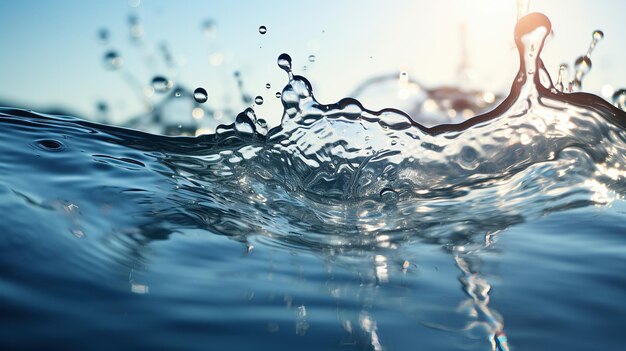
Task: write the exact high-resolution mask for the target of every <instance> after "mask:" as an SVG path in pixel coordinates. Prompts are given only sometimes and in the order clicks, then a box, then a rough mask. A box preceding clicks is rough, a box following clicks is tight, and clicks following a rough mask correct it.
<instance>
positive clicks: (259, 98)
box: [254, 96, 263, 105]
mask: <svg viewBox="0 0 626 351" xmlns="http://www.w3.org/2000/svg"><path fill="white" fill-rule="evenodd" d="M254 103H255V104H257V105H263V97H262V96H257V97H255V98H254Z"/></svg>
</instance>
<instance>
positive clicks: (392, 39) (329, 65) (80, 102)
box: [0, 0, 626, 134]
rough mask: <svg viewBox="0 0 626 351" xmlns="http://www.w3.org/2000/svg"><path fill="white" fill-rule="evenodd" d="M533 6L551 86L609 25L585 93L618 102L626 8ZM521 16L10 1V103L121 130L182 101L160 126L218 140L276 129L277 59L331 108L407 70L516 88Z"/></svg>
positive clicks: (391, 103)
mask: <svg viewBox="0 0 626 351" xmlns="http://www.w3.org/2000/svg"><path fill="white" fill-rule="evenodd" d="M529 10H530V11H531V12H534V11H539V12H543V13H545V14H546V15H547V16H548V17H549V18H550V19H551V21H552V27H553V34H552V35H551V37H550V38H549V41H548V43H547V46H546V48H545V50H544V53H543V55H542V57H543V59H544V62H545V64H546V67H547V68H548V70H549V72H550V74H551V75H552V78H553V80H556V77H557V75H558V70H559V65H560V64H561V63H567V64H569V65H570V67H571V66H572V65H573V63H574V60H575V59H576V58H577V57H579V56H581V55H584V54H585V53H586V52H587V49H588V47H589V44H590V41H591V38H592V32H593V31H594V30H597V29H600V30H602V31H603V32H604V34H605V36H604V39H603V40H602V41H601V42H600V43H598V45H597V47H596V49H595V51H594V52H593V55H592V62H593V68H592V69H591V71H590V72H589V74H588V75H587V76H586V77H585V81H584V84H583V90H585V91H589V92H593V93H596V94H598V95H601V96H603V97H605V98H607V99H609V100H610V96H611V95H612V93H613V91H615V90H617V89H618V88H624V86H626V70H625V68H626V65H625V64H624V57H625V56H626V55H625V54H626V47H625V46H624V44H623V43H624V38H626V26H624V22H623V17H624V14H625V13H626V1H623V0H603V1H590V0H574V1H562V0H541V1H530V2H529ZM516 18H517V5H516V1H515V0H473V1H467V0H443V1H415V0H406V1H400V0H391V1H367V2H365V1H356V0H350V1H326V0H324V1H315V2H302V1H294V2H285V1H255V2H251V1H239V0H237V1H233V0H229V1H206V0H204V1H200V0H195V1H165V0H115V1H96V2H86V1H76V0H74V1H72V0H57V1H47V0H38V1H35V0H23V1H7V0H3V1H0V23H2V26H3V28H4V30H2V31H0V47H2V54H1V55H0V67H2V69H0V82H1V84H0V105H3V106H11V107H21V108H28V109H33V110H36V111H42V112H56V113H64V114H71V115H76V116H79V117H81V118H86V119H93V120H98V121H101V122H107V123H113V124H124V123H128V121H131V120H133V119H135V120H137V119H140V117H141V116H145V115H151V114H154V112H155V109H159V108H160V107H159V106H161V107H162V106H163V104H164V101H166V100H168V99H170V100H173V99H175V98H181V101H185V102H184V103H178V102H177V103H178V104H179V105H180V106H177V107H176V108H173V109H172V110H171V111H166V110H164V109H162V110H160V111H159V114H160V117H159V118H174V120H173V122H172V123H174V125H179V126H181V125H182V124H177V123H178V120H177V119H181V118H183V117H184V118H187V119H195V120H199V119H202V118H204V117H206V116H208V115H209V114H210V116H211V119H212V120H213V122H212V124H211V125H210V126H208V127H207V129H205V130H203V131H205V132H210V131H211V128H214V126H215V123H228V122H230V121H232V118H233V116H234V115H235V114H236V113H238V112H240V111H241V110H243V109H244V108H245V107H247V106H251V105H253V106H254V109H255V111H256V113H257V115H258V116H259V117H262V118H265V119H266V120H267V121H268V122H269V124H270V125H271V126H273V125H276V124H278V123H279V121H280V117H281V115H282V106H281V104H280V100H279V99H278V98H276V93H277V92H280V91H281V90H282V88H283V87H284V85H285V84H286V82H287V79H286V75H285V73H284V72H283V71H281V70H280V69H279V68H278V67H277V65H276V58H277V56H278V55H279V54H281V53H283V52H286V53H289V54H290V55H291V57H292V58H293V69H294V72H295V73H296V74H300V75H303V76H305V77H307V78H308V79H309V80H310V81H311V82H312V83H313V87H314V91H315V94H316V97H317V98H318V100H319V101H321V102H324V103H332V102H336V101H338V100H340V99H341V98H343V97H346V96H351V95H354V93H355V92H356V91H358V90H359V87H360V86H362V84H363V82H365V81H367V80H368V79H372V78H375V77H398V74H400V75H403V76H404V77H405V78H406V77H408V78H406V79H410V80H411V81H412V82H416V84H417V83H419V86H420V87H428V88H433V87H438V86H451V87H457V88H462V89H466V90H471V89H476V90H480V91H482V92H487V93H493V94H495V95H498V94H506V93H507V92H508V90H509V88H510V85H511V83H512V81H513V77H514V75H515V73H516V71H517V68H518V59H517V51H516V49H515V45H514V43H513V28H514V26H515V22H516ZM261 26H265V27H266V31H263V30H260V27H261ZM261 32H265V33H264V34H262V33H261ZM571 72H572V71H571V70H570V73H571ZM155 77H157V78H159V77H163V78H165V79H166V81H167V83H166V84H165V86H163V84H161V86H158V85H154V84H152V83H153V80H154V78H155ZM155 83H159V81H158V79H157V81H155ZM160 83H163V82H160ZM268 86H269V88H268ZM197 87H203V88H204V89H206V91H207V92H208V101H207V102H206V103H204V104H198V103H196V102H194V101H193V99H191V95H192V92H193V90H194V89H196V88H197ZM159 91H161V92H159ZM257 96H260V97H262V98H263V102H262V103H260V100H258V99H256V103H255V98H256V97H257ZM388 97H389V98H388ZM358 98H359V100H361V102H362V103H363V104H364V105H365V106H366V107H368V108H370V109H380V108H383V107H398V108H401V109H404V110H406V109H407V107H406V106H404V105H402V102H401V101H397V100H398V99H397V98H398V96H397V94H396V95H394V94H387V93H386V92H384V91H381V92H379V93H375V94H369V95H368V94H362V96H359V97H358ZM400 98H406V96H400ZM488 100H489V99H488ZM496 102H497V101H496ZM200 107H201V108H200ZM409 107H410V106H409ZM200 110H202V111H200ZM473 112H477V111H473ZM168 114H169V115H176V116H175V117H168V116H167V115H168ZM182 115H184V116H182ZM184 118H183V119H184ZM140 124H141V123H135V125H131V126H136V127H141V126H140ZM157 132H163V131H162V130H157ZM191 134H193V132H192V133H191Z"/></svg>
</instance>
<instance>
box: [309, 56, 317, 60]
mask: <svg viewBox="0 0 626 351" xmlns="http://www.w3.org/2000/svg"><path fill="white" fill-rule="evenodd" d="M316 59H317V57H315V55H309V62H315V60H316Z"/></svg>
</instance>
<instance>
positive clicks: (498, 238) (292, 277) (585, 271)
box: [0, 14, 626, 350]
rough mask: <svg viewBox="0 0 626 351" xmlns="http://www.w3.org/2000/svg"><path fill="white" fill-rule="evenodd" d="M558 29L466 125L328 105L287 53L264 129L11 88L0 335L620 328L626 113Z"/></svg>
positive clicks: (342, 345)
mask: <svg viewBox="0 0 626 351" xmlns="http://www.w3.org/2000/svg"><path fill="white" fill-rule="evenodd" d="M549 31H550V24H549V22H548V21H547V18H545V17H543V16H542V15H538V14H533V15H530V16H529V17H527V18H526V19H522V21H521V22H520V24H518V28H517V31H516V39H517V43H518V47H519V49H520V58H521V65H520V71H519V73H518V76H517V77H516V79H515V81H514V83H513V86H512V89H511V92H510V94H509V96H508V97H507V98H506V99H504V101H502V103H501V104H500V105H499V106H498V107H497V108H495V110H494V111H492V112H489V113H487V114H483V115H480V116H477V117H474V118H473V119H470V120H469V121H467V122H464V123H463V124H460V125H441V126H436V127H431V128H427V127H424V126H423V125H420V124H418V123H416V122H415V121H414V120H412V119H410V118H409V117H408V116H407V115H405V114H404V113H402V112H401V111H398V110H393V109H387V110H383V111H378V112H376V111H369V110H367V109H365V108H364V107H363V106H361V104H360V103H359V102H358V101H356V100H353V99H344V100H342V101H339V102H338V103H336V104H331V105H323V104H320V103H319V102H317V101H316V100H315V98H314V96H313V88H312V87H311V85H310V83H309V82H308V81H307V80H306V79H305V78H304V77H300V76H295V75H293V73H292V72H291V71H290V69H289V67H288V65H286V63H285V61H284V59H285V58H284V57H283V61H282V62H281V63H282V64H281V66H282V68H283V69H285V70H286V71H287V73H288V76H289V81H288V84H287V85H286V86H285V88H284V89H283V91H282V98H281V99H282V102H283V105H284V107H285V114H284V116H283V120H282V123H281V125H280V126H278V127H275V128H273V129H269V130H268V129H267V128H265V125H264V123H263V122H262V121H259V120H258V119H257V117H256V116H255V115H254V111H252V110H246V111H244V112H242V113H241V114H240V115H239V116H238V117H237V120H236V122H235V123H234V124H232V125H228V126H222V127H220V128H218V129H217V131H216V133H215V134H207V135H202V136H199V137H166V136H159V135H154V134H148V133H144V132H139V131H135V130H131V129H125V128H121V127H114V126H107V125H102V124H97V123H93V122H87V121H84V120H81V119H77V118H73V117H64V116H49V115H44V114H39V113H35V112H28V111H24V110H19V109H10V108H4V109H1V110H0V145H1V148H2V152H0V211H1V212H2V213H3V214H4V215H3V220H2V221H1V222H0V233H2V235H1V236H0V251H1V254H0V271H1V272H2V279H0V310H1V313H0V347H1V348H2V349H46V350H52V349H197V350H230V349H235V350H243V349H267V350H294V349H302V350H414V349H426V350H491V349H500V350H507V349H508V348H509V347H508V346H507V345H510V347H511V349H515V350H590V349H598V348H603V349H616V350H618V349H622V348H623V345H624V344H625V342H626V335H625V334H624V333H623V324H624V322H626V302H624V300H623V299H624V297H625V296H626V273H625V271H624V270H623V269H622V268H623V267H624V266H625V265H626V238H625V237H624V233H626V230H625V229H626V224H624V223H626V222H625V221H624V217H625V213H626V212H625V209H626V206H625V204H624V201H623V200H622V198H623V195H624V194H625V193H626V188H625V185H626V183H625V180H624V179H625V177H626V171H625V169H626V154H625V153H624V151H625V150H626V131H625V129H624V126H625V125H626V113H624V112H623V111H620V110H618V109H617V108H615V107H613V106H611V105H609V104H608V103H606V102H604V101H603V100H602V99H600V98H598V97H595V96H593V95H590V94H584V93H574V94H563V93H559V92H557V91H554V90H553V89H552V88H553V86H552V83H551V81H550V77H549V76H548V75H547V73H546V72H545V70H544V68H543V64H542V63H541V60H540V59H538V57H539V54H540V51H541V48H542V45H543V40H544V39H545V35H546V34H547V33H549ZM530 47H532V48H533V49H532V50H531V51H529V50H528V49H529V48H530ZM505 339H507V340H508V343H505V342H504V340H505Z"/></svg>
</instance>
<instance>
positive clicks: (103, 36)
mask: <svg viewBox="0 0 626 351" xmlns="http://www.w3.org/2000/svg"><path fill="white" fill-rule="evenodd" d="M98 39H100V41H101V42H102V43H106V42H108V41H109V30H108V29H106V28H102V29H100V30H99V31H98Z"/></svg>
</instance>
